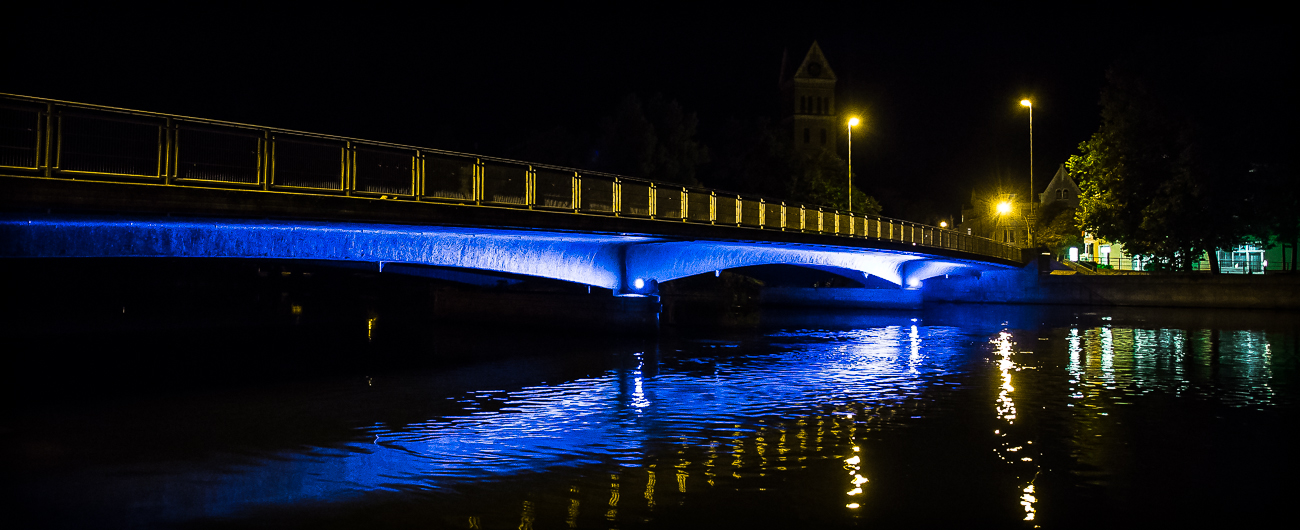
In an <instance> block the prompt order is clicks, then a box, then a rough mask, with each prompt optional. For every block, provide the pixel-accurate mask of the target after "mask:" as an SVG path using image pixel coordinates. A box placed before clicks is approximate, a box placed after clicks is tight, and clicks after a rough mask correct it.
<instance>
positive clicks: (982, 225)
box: [956, 192, 1029, 248]
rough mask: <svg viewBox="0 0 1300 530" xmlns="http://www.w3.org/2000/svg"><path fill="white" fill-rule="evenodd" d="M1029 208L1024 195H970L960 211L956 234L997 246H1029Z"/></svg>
mask: <svg viewBox="0 0 1300 530" xmlns="http://www.w3.org/2000/svg"><path fill="white" fill-rule="evenodd" d="M1028 214H1029V208H1028V204H1027V203H1026V201H1025V199H1024V195H1021V194H1016V193H999V194H993V195H988V196H979V195H976V194H975V193H974V192H972V193H971V198H970V206H969V207H968V208H962V211H961V222H959V223H957V226H956V230H957V231H958V232H961V233H964V234H968V235H973V236H980V237H987V238H989V239H992V240H994V241H997V242H999V243H1006V244H1008V245H1015V246H1018V247H1022V248H1028V247H1029V218H1028Z"/></svg>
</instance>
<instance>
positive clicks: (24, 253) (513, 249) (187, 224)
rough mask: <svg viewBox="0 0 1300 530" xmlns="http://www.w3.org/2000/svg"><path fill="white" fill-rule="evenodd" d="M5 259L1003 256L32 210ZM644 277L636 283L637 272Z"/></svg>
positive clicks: (474, 262) (523, 271)
mask: <svg viewBox="0 0 1300 530" xmlns="http://www.w3.org/2000/svg"><path fill="white" fill-rule="evenodd" d="M0 241H2V243H0V256H3V257H48V258H71V257H100V258H102V257H171V258H176V257H180V258H255V259H297V260H324V261H340V262H376V263H379V264H381V265H380V266H381V268H382V266H383V265H382V264H386V263H392V264H411V265H427V266H435V267H448V268H456V269H468V270H479V271H492V272H499V273H509V274H518V275H525V276H535V277H541V278H550V279H555V280H563V281H569V282H575V283H581V284H586V285H591V286H596V287H603V288H606V289H611V290H614V291H615V292H616V293H619V294H651V293H652V292H653V290H654V287H653V286H654V285H656V284H657V283H662V282H666V281H672V280H675V279H678V278H684V277H687V276H694V275H696V274H701V273H705V272H709V271H714V270H722V269H733V268H738V267H747V266H754V265H769V264H787V265H803V266H809V267H825V268H834V269H844V270H854V271H860V272H862V273H864V274H869V275H872V276H877V277H880V278H883V279H885V280H887V281H889V282H892V283H894V284H895V285H899V286H902V287H916V286H919V282H921V281H923V280H925V279H926V278H931V277H934V276H939V275H944V274H972V273H978V272H979V271H981V270H988V269H1000V268H1007V267H1006V266H1002V265H996V264H989V263H982V262H974V261H962V260H955V259H950V258H941V257H938V256H931V255H927V254H924V253H921V252H917V253H909V252H902V251H897V250H884V249H863V248H851V247H834V246H823V245H803V244H791V243H770V242H769V243H764V242H753V241H712V240H679V239H669V238H664V237H654V236H647V235H629V234H608V233H580V232H564V231H556V230H550V231H544V230H520V229H503V228H482V227H465V226H408V225H395V224H364V223H340V222H329V223H326V222H308V221H275V220H251V219H220V220H213V219H200V218H175V217H153V218H123V217H117V216H27V217H14V216H12V215H11V216H10V217H8V218H5V219H2V220H0ZM638 280H640V282H638Z"/></svg>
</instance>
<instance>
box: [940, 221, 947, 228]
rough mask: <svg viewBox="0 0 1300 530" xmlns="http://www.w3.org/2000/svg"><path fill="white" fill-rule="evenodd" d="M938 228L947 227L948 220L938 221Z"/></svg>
mask: <svg viewBox="0 0 1300 530" xmlns="http://www.w3.org/2000/svg"><path fill="white" fill-rule="evenodd" d="M939 228H948V221H939Z"/></svg>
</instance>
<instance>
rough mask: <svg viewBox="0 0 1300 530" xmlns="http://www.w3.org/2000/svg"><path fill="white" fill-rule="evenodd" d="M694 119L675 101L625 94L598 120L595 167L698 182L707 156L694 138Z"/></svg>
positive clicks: (650, 176)
mask: <svg viewBox="0 0 1300 530" xmlns="http://www.w3.org/2000/svg"><path fill="white" fill-rule="evenodd" d="M698 122H699V120H698V119H697V118H696V116H695V113H694V112H686V111H685V110H684V109H682V106H681V105H680V104H678V103H677V101H676V100H672V101H669V100H665V99H664V98H663V96H661V95H658V94H656V95H654V96H653V97H651V98H650V99H649V100H647V101H644V102H642V100H641V98H640V97H638V96H637V95H636V94H628V95H627V96H625V97H624V98H623V100H622V101H621V102H620V103H619V105H618V107H617V109H616V110H615V111H614V114H613V115H612V116H606V117H605V118H604V119H603V120H601V126H600V137H599V139H598V140H597V142H596V151H595V154H594V156H593V157H592V158H593V163H594V165H595V167H596V168H597V169H600V170H603V171H609V172H611V173H621V174H624V175H631V176H635V177H644V178H649V179H654V180H659V181H665V182H674V183H677V184H682V185H686V186H694V185H697V184H699V180H698V179H697V177H696V169H697V168H698V167H699V166H700V165H701V164H704V163H705V162H707V161H708V160H709V154H708V149H707V148H705V147H704V145H703V144H701V143H700V142H698V141H697V140H696V139H695V134H696V126H697V125H698Z"/></svg>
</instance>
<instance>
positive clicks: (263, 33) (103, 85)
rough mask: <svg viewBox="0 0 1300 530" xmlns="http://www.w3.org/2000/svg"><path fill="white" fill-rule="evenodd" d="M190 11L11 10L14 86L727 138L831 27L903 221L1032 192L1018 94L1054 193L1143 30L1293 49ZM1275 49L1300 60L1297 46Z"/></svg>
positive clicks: (419, 128)
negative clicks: (677, 121)
mask: <svg viewBox="0 0 1300 530" xmlns="http://www.w3.org/2000/svg"><path fill="white" fill-rule="evenodd" d="M6 9H8V8H6ZM177 9H178V10H177V11H173V12H172V13H171V14H165V15H160V14H158V11H156V10H154V11H148V12H144V11H143V10H141V11H140V12H136V11H132V10H129V9H125V10H124V9H121V8H114V9H112V10H109V9H104V10H97V11H86V10H80V9H74V8H62V9H60V8H53V9H49V10H42V11H13V12H11V13H10V14H11V15H12V16H13V18H12V19H11V21H22V23H19V24H6V26H7V28H6V31H5V32H4V33H3V37H2V38H3V39H4V40H3V45H4V48H3V52H2V53H3V56H2V60H3V68H2V69H0V92H7V93H16V94H22V95H30V96H40V97H48V98H56V99H65V100H72V101H79V102H87V103H96V104H104V105H112V106H118V107H127V108H136V109H142V110H149V111H158V112H167V113H174V114H181V115H190V116H199V117H204V118H215V119H224V120H230V121H237V122H246V123H254V124H259V125H270V126H278V127H287V128H293V129H302V130H308V131H313V132H322V133H331V134H338V135H345V136H353V137H360V138H368V139H375V140H385V141H393V142H399V143H405V144H414V145H422V146H429V147H437V148H445V149H452V150H457V151H464V152H471V153H477V154H485V155H497V156H504V155H508V154H509V153H510V152H511V151H512V150H513V149H514V148H515V147H517V146H518V145H519V144H520V143H521V142H523V141H524V140H525V139H526V138H528V137H529V136H530V135H533V134H536V133H538V132H540V131H546V130H550V129H553V128H555V127H557V126H564V127H566V128H568V129H570V130H575V131H584V130H585V131H591V130H594V129H595V125H596V122H597V121H598V119H599V117H600V116H601V115H604V114H608V113H610V112H611V111H612V110H613V108H614V106H615V104H616V103H617V101H618V100H619V99H620V98H621V97H622V96H624V95H625V94H628V93H633V92H635V93H639V94H642V95H646V96H648V95H651V94H654V93H662V94H663V95H664V96H666V97H669V98H673V99H677V100H678V101H680V102H681V103H682V104H683V106H685V107H686V108H687V109H688V110H693V111H695V112H696V113H697V114H698V115H699V118H700V136H701V138H702V140H703V141H704V142H705V143H706V144H708V143H711V142H712V141H713V140H714V139H716V135H718V134H721V130H722V129H723V126H724V125H725V123H726V122H727V120H728V119H729V118H732V117H735V118H742V119H747V118H754V117H758V116H770V117H772V118H776V117H777V116H776V112H777V111H776V98H777V79H778V74H779V69H780V65H781V57H782V53H783V51H786V50H788V52H789V53H790V56H791V60H793V61H797V60H799V59H801V58H802V56H803V54H804V53H805V52H806V51H807V49H808V47H809V45H810V44H811V43H812V41H813V40H814V39H815V40H817V41H819V42H820V44H821V46H822V49H823V50H824V51H825V53H826V55H827V58H828V60H829V62H830V66H831V67H832V68H833V69H834V71H835V73H836V74H837V75H838V77H839V80H840V82H839V87H838V92H839V100H840V105H841V110H845V109H855V110H858V111H860V113H861V115H863V116H865V117H866V121H867V124H868V127H867V128H866V132H865V134H864V135H862V136H855V142H854V169H855V172H856V173H858V174H859V175H860V176H861V179H862V181H861V184H862V185H863V186H864V187H865V188H866V189H867V191H868V193H872V194H875V195H877V196H878V197H880V198H881V199H882V202H883V203H884V205H885V207H886V214H891V215H898V216H906V214H908V213H909V212H911V211H920V210H924V209H925V208H924V207H917V205H918V204H920V205H922V206H924V203H926V202H927V201H928V202H929V203H930V204H931V208H932V209H933V210H935V211H938V212H940V213H944V214H947V215H954V216H955V215H957V213H958V209H959V207H960V204H961V203H962V202H963V201H964V200H965V199H967V198H968V197H969V195H970V192H971V190H972V189H973V188H987V187H991V186H993V185H995V184H997V183H999V182H1000V183H1002V184H1003V185H1006V186H1014V187H1016V188H1017V189H1018V188H1023V187H1027V179H1028V176H1027V172H1028V167H1029V138H1028V116H1027V115H1026V113H1025V111H1024V109H1023V108H1022V107H1020V106H1019V104H1018V101H1019V100H1020V99H1021V97H1023V96H1028V97H1031V98H1032V99H1034V101H1035V108H1034V173H1035V181H1036V183H1037V184H1038V187H1039V189H1040V190H1041V188H1042V187H1043V186H1044V185H1045V184H1046V183H1047V180H1048V179H1050V177H1051V175H1052V173H1053V172H1054V171H1055V169H1056V166H1057V165H1058V164H1060V163H1061V162H1063V161H1064V160H1065V158H1066V157H1067V156H1069V155H1070V154H1072V153H1074V152H1075V148H1076V146H1077V145H1078V143H1079V142H1081V141H1083V140H1085V139H1087V137H1088V136H1089V135H1090V134H1092V133H1093V132H1095V131H1096V130H1097V127H1098V125H1099V123H1100V118H1099V109H1098V106H1097V103H1098V99H1099V90H1100V89H1101V87H1102V86H1103V85H1104V84H1105V77H1104V74H1105V70H1106V68H1107V66H1108V65H1110V64H1111V63H1112V62H1113V61H1114V60H1116V59H1117V58H1119V57H1120V56H1122V55H1123V54H1125V53H1128V52H1129V51H1131V50H1133V49H1134V48H1135V47H1138V46H1141V45H1142V44H1143V42H1146V41H1150V40H1152V39H1163V38H1188V37H1195V36H1199V35H1206V36H1222V35H1228V36H1229V38H1232V36H1236V35H1266V36H1271V37H1270V38H1272V39H1273V41H1275V42H1281V43H1290V44H1293V43H1294V39H1293V38H1292V37H1290V35H1289V32H1290V28H1287V27H1285V26H1284V23H1283V20H1285V19H1284V18H1283V17H1282V16H1281V15H1280V14H1279V13H1270V12H1266V11H1258V10H1251V9H1247V8H1240V7H1238V8H1234V9H1232V10H1226V9H1219V10H1204V11H1199V12H1187V11H1178V12H1167V11H1159V10H1150V11H1136V10H1133V9H1131V8H1124V7H1119V6H1109V7H1107V6H1099V5H1094V4H1088V5H1086V6H1085V5H1080V6H1077V7H1076V8H1075V9H1062V8H1057V9H1059V10H1058V11H1055V12H1052V13H1033V14H1027V13H1026V12H1024V11H1019V10H1016V9H1013V8H1011V7H989V8H983V9H972V10H967V11H963V12H952V11H951V10H949V9H947V8H942V7H937V6H935V7H929V8H927V7H924V6H923V7H919V8H917V9H913V10H908V11H883V10H880V9H878V8H877V7H875V6H872V5H864V6H863V7H859V8H852V9H848V10H843V8H842V7H829V6H813V5H792V6H789V7H787V8H785V9H783V10H782V11H781V12H772V13H754V12H752V11H746V12H738V11H735V10H725V9H717V10H698V9H695V10H676V11H667V12H666V11H662V10H651V9H649V8H648V6H639V7H634V9H636V10H637V11H626V10H627V9H629V8H628V6H624V5H618V4H611V5H609V6H607V7H604V8H602V9H604V10H607V12H608V14H606V15H593V14H592V12H591V9H578V8H573V9H561V10H559V11H531V12H527V13H519V12H513V11H509V10H507V9H506V8H505V7H501V8H500V9H497V10H473V11H469V10H460V11H458V10H447V9H445V8H442V7H428V8H423V9H410V8H404V9H397V8H383V7H376V8H374V9H367V6H364V5H353V6H351V7H348V8H347V9H338V8H327V7H325V6H324V5H323V4H322V5H319V6H316V7H303V8H298V9H292V10H289V9H284V10H273V9H268V8H265V7H261V8H249V9H245V10H234V9H224V8H223V9H215V8H213V9H195V8H188V7H187V8H177ZM841 10H843V11H841ZM1278 53H1279V54H1280V55H1281V56H1283V57H1285V59H1283V61H1284V63H1283V64H1284V65H1285V67H1286V68H1290V69H1293V68H1294V63H1293V62H1292V59H1291V58H1293V57H1294V52H1291V51H1288V50H1278ZM917 220H923V219H917Z"/></svg>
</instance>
